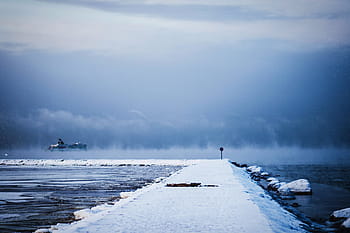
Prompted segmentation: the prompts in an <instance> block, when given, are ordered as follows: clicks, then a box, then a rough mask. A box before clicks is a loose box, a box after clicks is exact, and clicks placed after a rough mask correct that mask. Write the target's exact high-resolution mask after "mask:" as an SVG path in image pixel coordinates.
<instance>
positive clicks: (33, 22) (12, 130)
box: [0, 0, 350, 149]
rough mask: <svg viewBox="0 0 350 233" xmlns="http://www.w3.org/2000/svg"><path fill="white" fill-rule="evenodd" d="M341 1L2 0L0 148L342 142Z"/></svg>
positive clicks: (345, 115) (347, 66)
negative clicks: (58, 143)
mask: <svg viewBox="0 0 350 233" xmlns="http://www.w3.org/2000/svg"><path fill="white" fill-rule="evenodd" d="M349 87H350V2H349V1H348V0H307V1H306V0H286V1H277V0H266V1H259V0H245V1H243V0H237V1H231V0H215V1H214V0H176V1H175V0H123V1H119V0H2V1H0V93H1V98H0V149H16V148H29V147H31V148H32V147H39V148H46V147H47V146H48V145H49V144H52V143H55V142H56V141H57V138H62V139H63V140H64V141H65V142H67V143H72V142H74V141H82V142H85V143H87V144H88V145H89V146H90V147H98V148H119V149H145V148H146V149H169V148H173V147H177V148H190V147H198V148H208V147H214V148H216V147H218V146H224V147H231V148H246V147H258V148H270V147H293V148H349V147H350V91H349Z"/></svg>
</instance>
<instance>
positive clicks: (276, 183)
mask: <svg viewBox="0 0 350 233" xmlns="http://www.w3.org/2000/svg"><path fill="white" fill-rule="evenodd" d="M269 180H270V183H268V184H267V189H268V190H273V191H277V190H278V188H279V187H281V185H283V184H285V183H284V182H280V181H279V180H278V179H276V178H273V179H269Z"/></svg>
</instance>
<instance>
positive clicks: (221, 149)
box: [220, 147, 224, 160]
mask: <svg viewBox="0 0 350 233" xmlns="http://www.w3.org/2000/svg"><path fill="white" fill-rule="evenodd" d="M223 150H224V148H223V147H220V152H221V156H220V159H221V160H222V151H223Z"/></svg>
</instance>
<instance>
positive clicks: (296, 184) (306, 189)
mask: <svg viewBox="0 0 350 233" xmlns="http://www.w3.org/2000/svg"><path fill="white" fill-rule="evenodd" d="M288 189H289V191H290V192H293V193H294V194H297V195H305V194H307V195H310V194H312V189H311V185H310V183H309V181H308V180H306V179H299V180H295V181H292V182H290V183H287V184H283V185H281V186H280V187H279V188H278V192H280V193H283V192H287V191H288Z"/></svg>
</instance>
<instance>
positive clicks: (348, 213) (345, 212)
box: [331, 208, 350, 218]
mask: <svg viewBox="0 0 350 233" xmlns="http://www.w3.org/2000/svg"><path fill="white" fill-rule="evenodd" d="M331 217H333V218H350V208H345V209H341V210H337V211H334V212H333V213H332V215H331Z"/></svg>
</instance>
